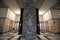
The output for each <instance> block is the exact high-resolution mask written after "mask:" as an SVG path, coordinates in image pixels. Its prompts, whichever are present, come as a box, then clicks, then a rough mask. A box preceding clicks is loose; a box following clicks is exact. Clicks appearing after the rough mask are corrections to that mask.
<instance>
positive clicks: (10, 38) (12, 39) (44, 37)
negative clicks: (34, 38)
mask: <svg viewBox="0 0 60 40" xmlns="http://www.w3.org/2000/svg"><path fill="white" fill-rule="evenodd" d="M20 36H21V35H18V33H17V32H16V33H15V32H13V31H12V32H8V33H5V34H3V35H1V34H0V40H17V39H18V38H19V37H20ZM38 36H39V37H40V38H41V40H60V34H53V33H49V32H46V33H41V35H38Z"/></svg>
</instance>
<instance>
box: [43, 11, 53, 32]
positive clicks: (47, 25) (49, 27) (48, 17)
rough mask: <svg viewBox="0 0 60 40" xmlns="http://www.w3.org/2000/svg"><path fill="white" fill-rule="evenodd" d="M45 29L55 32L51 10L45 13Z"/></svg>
mask: <svg viewBox="0 0 60 40" xmlns="http://www.w3.org/2000/svg"><path fill="white" fill-rule="evenodd" d="M43 19H44V30H46V31H50V32H53V21H52V16H51V10H48V11H47V12H46V13H45V14H44V15H43Z"/></svg>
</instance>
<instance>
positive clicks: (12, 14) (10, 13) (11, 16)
mask: <svg viewBox="0 0 60 40" xmlns="http://www.w3.org/2000/svg"><path fill="white" fill-rule="evenodd" d="M7 18H9V19H11V20H15V18H16V14H15V13H14V12H12V11H11V10H10V9H8V12H7Z"/></svg>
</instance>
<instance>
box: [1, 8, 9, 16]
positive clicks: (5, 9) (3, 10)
mask: <svg viewBox="0 0 60 40" xmlns="http://www.w3.org/2000/svg"><path fill="white" fill-rule="evenodd" d="M7 10H8V8H0V17H6V16H7Z"/></svg>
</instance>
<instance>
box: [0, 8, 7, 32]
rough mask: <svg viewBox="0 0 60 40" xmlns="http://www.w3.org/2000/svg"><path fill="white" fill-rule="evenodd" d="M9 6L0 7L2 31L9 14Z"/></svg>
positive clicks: (0, 29) (0, 28) (0, 27)
mask: <svg viewBox="0 0 60 40" xmlns="http://www.w3.org/2000/svg"><path fill="white" fill-rule="evenodd" d="M7 10H8V8H0V33H2V32H3V27H4V22H5V19H6V16H7Z"/></svg>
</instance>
